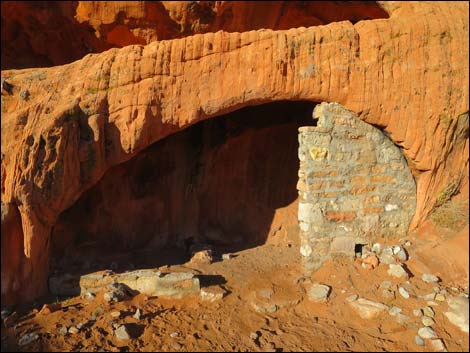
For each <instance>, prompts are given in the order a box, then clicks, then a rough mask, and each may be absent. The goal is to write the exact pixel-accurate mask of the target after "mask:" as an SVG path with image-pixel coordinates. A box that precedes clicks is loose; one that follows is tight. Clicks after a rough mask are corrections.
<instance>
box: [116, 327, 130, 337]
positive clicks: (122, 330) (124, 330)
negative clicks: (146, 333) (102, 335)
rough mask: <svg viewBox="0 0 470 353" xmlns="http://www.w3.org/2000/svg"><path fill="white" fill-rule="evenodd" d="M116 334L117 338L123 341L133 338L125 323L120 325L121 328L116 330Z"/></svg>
mask: <svg viewBox="0 0 470 353" xmlns="http://www.w3.org/2000/svg"><path fill="white" fill-rule="evenodd" d="M114 334H115V335H116V337H117V339H118V340H121V341H125V340H128V339H130V338H131V337H130V336H129V332H127V328H126V326H125V325H122V326H119V328H117V329H116V330H115V331H114Z"/></svg>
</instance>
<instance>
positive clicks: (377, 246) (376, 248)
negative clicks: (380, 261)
mask: <svg viewBox="0 0 470 353" xmlns="http://www.w3.org/2000/svg"><path fill="white" fill-rule="evenodd" d="M381 250H382V245H380V243H375V244H374V245H372V251H373V252H375V253H376V254H380V251H381Z"/></svg>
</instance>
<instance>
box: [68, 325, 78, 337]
mask: <svg viewBox="0 0 470 353" xmlns="http://www.w3.org/2000/svg"><path fill="white" fill-rule="evenodd" d="M69 333H71V334H72V335H75V334H77V333H78V328H76V327H75V326H71V327H70V328H69Z"/></svg>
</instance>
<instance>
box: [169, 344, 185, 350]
mask: <svg viewBox="0 0 470 353" xmlns="http://www.w3.org/2000/svg"><path fill="white" fill-rule="evenodd" d="M171 347H172V348H173V349H174V351H175V352H177V351H180V350H181V348H183V346H182V345H181V344H179V343H178V342H173V343H172V344H171Z"/></svg>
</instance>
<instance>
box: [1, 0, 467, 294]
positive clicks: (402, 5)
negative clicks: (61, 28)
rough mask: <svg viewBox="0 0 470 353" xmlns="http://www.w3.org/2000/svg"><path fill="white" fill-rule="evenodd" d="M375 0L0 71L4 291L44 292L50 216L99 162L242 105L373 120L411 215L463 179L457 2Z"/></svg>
mask: <svg viewBox="0 0 470 353" xmlns="http://www.w3.org/2000/svg"><path fill="white" fill-rule="evenodd" d="M175 6H176V5H175ZM237 6H238V5H237ZM240 6H241V5H240ZM381 6H382V7H383V8H384V9H385V10H386V11H387V12H388V13H389V15H390V18H388V19H379V20H372V21H360V22H358V23H356V24H354V25H353V24H352V23H351V22H347V21H345V22H337V23H330V24H329V25H327V26H318V27H310V28H308V29H306V28H296V29H290V30H287V31H272V30H258V31H250V32H244V33H236V32H235V33H226V32H222V31H219V32H217V33H207V34H204V35H201V34H197V35H194V36H191V37H186V38H183V39H177V40H172V41H160V42H153V43H151V44H149V45H147V46H141V45H132V46H128V47H125V48H123V49H120V50H119V49H112V50H109V51H107V52H104V53H102V54H99V55H96V54H91V55H87V56H85V57H84V58H83V59H81V60H79V61H76V62H74V63H71V64H69V65H64V66H60V67H55V68H49V69H47V68H43V69H26V70H6V71H2V78H7V79H8V82H10V83H11V84H12V86H13V94H12V95H6V94H5V95H4V94H3V93H2V141H1V143H2V147H1V149H2V162H1V174H2V178H1V182H2V184H1V186H2V302H4V301H5V302H8V303H13V302H18V301H24V300H31V299H33V298H34V297H36V296H38V295H39V294H41V293H43V292H44V291H45V290H46V278H47V270H48V261H49V239H50V234H51V229H52V227H53V226H54V224H55V223H56V221H57V218H58V216H59V215H60V213H61V212H63V211H64V210H66V209H67V208H69V207H70V206H72V205H73V204H74V203H75V202H76V201H77V200H78V198H79V197H80V195H82V194H83V192H84V191H85V190H87V189H89V188H90V187H91V186H93V185H94V184H96V183H97V182H98V180H100V178H101V177H102V176H103V174H104V173H105V172H106V171H107V170H108V169H109V168H110V167H112V166H113V165H116V164H118V163H122V162H124V161H126V160H129V159H130V158H132V157H134V156H135V155H136V154H137V153H138V152H140V151H142V150H143V149H144V148H145V147H147V146H148V145H150V144H151V143H153V142H155V141H157V140H160V139H162V138H164V137H166V136H168V135H170V134H172V133H175V132H176V131H179V130H181V129H184V128H185V127H187V126H189V125H190V124H194V123H195V122H197V121H200V120H202V119H208V118H212V117H216V116H218V115H221V114H223V113H226V112H228V111H232V110H235V109H239V108H241V107H243V106H247V105H253V104H261V103H264V102H270V101H274V100H310V101H317V102H320V101H336V102H338V103H340V104H342V105H344V106H346V107H347V108H349V109H351V110H353V111H354V112H355V113H356V114H358V115H359V117H360V118H361V119H363V120H364V121H366V122H368V123H371V124H374V125H377V126H381V127H383V129H384V130H385V131H386V132H387V133H388V134H389V135H390V137H391V139H392V140H393V141H394V142H395V143H396V144H398V145H399V146H401V147H402V148H403V153H404V155H405V156H406V158H407V160H408V163H409V166H410V168H411V170H412V172H413V174H414V177H415V179H416V182H417V197H418V204H417V211H416V215H415V217H414V220H413V222H412V227H416V226H417V225H419V224H420V222H422V221H423V220H424V219H425V217H426V216H427V215H428V214H429V212H430V211H431V210H432V208H433V206H434V204H435V203H436V201H439V200H443V199H446V198H447V197H450V196H452V194H454V193H456V192H458V191H459V190H468V151H469V144H468V114H467V115H465V114H464V113H466V112H468V82H469V81H468V78H469V77H468V76H469V70H468V40H467V38H468V3H466V2H461V3H460V2H459V3H453V4H448V3H444V2H436V3H429V2H409V3H406V2H383V3H382V4H381ZM3 7H4V3H2V10H3ZM13 11H16V10H12V12H13ZM2 15H3V11H2ZM183 22H184V21H183ZM3 28H4V27H3V26H2V42H3V38H4V36H3ZM33 31H34V30H33ZM9 38H12V37H9ZM121 44H122V43H121ZM2 53H3V50H2ZM2 62H3V60H2ZM25 89H27V90H28V91H29V98H28V99H23V98H21V97H20V93H21V92H22V91H23V90H25Z"/></svg>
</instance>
